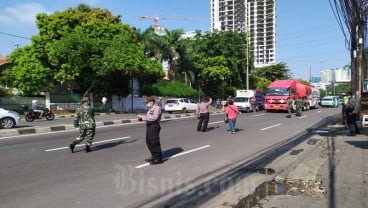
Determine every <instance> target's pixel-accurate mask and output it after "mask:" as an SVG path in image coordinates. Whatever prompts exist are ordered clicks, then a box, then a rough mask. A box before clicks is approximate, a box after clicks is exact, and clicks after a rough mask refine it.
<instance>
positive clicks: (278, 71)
mask: <svg viewBox="0 0 368 208" xmlns="http://www.w3.org/2000/svg"><path fill="white" fill-rule="evenodd" d="M253 75H254V76H257V77H262V78H265V79H268V80H270V81H271V82H273V81H275V80H280V79H289V78H291V73H290V69H289V68H288V67H287V65H286V63H283V62H282V63H279V64H275V65H271V66H266V67H262V68H258V69H257V70H256V71H255V72H254V73H253Z"/></svg>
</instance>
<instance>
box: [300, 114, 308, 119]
mask: <svg viewBox="0 0 368 208" xmlns="http://www.w3.org/2000/svg"><path fill="white" fill-rule="evenodd" d="M306 117H307V115H304V116H302V117H300V118H299V119H303V118H306Z"/></svg>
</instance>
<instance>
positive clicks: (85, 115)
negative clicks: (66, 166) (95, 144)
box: [69, 97, 96, 153]
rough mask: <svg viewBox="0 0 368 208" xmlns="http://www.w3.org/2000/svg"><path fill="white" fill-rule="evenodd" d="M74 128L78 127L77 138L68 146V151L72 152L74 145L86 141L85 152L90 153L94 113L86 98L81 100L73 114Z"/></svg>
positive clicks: (94, 128)
mask: <svg viewBox="0 0 368 208" xmlns="http://www.w3.org/2000/svg"><path fill="white" fill-rule="evenodd" d="M74 127H75V128H78V127H79V137H78V138H76V140H74V141H73V143H71V144H70V145H69V148H70V151H71V152H72V153H73V152H74V147H75V145H77V144H79V143H81V142H82V141H83V140H84V139H86V152H90V151H91V145H92V140H93V137H94V136H95V133H96V122H95V113H94V109H93V107H92V106H90V101H89V98H88V97H84V98H83V99H82V104H81V106H80V107H79V108H78V109H77V110H76V112H75V114H74Z"/></svg>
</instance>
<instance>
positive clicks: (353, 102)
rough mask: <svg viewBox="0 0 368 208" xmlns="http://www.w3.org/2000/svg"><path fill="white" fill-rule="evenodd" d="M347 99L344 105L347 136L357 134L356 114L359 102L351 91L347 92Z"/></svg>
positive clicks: (357, 113)
mask: <svg viewBox="0 0 368 208" xmlns="http://www.w3.org/2000/svg"><path fill="white" fill-rule="evenodd" d="M348 94H349V96H350V97H349V101H348V103H347V105H346V107H345V112H346V123H347V126H348V128H349V130H350V134H349V136H355V135H356V134H359V128H358V125H357V124H356V121H357V116H358V115H359V104H358V102H357V99H356V98H355V96H353V93H351V92H349V93H348Z"/></svg>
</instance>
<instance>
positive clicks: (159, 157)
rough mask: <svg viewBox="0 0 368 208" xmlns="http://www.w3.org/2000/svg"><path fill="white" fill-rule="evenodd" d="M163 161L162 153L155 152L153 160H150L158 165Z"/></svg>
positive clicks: (152, 163)
mask: <svg viewBox="0 0 368 208" xmlns="http://www.w3.org/2000/svg"><path fill="white" fill-rule="evenodd" d="M162 163H164V161H163V160H162V153H157V154H154V155H153V158H152V160H151V161H150V164H151V165H158V164H162Z"/></svg>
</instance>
